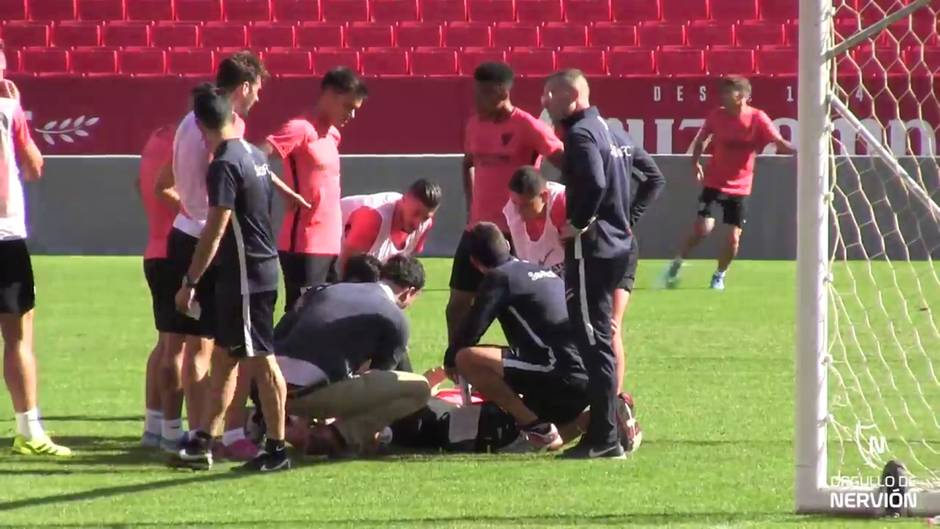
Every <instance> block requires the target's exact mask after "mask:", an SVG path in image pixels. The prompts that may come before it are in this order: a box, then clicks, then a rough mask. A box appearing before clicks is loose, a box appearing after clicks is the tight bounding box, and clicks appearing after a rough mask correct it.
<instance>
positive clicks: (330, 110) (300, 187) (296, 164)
mask: <svg viewBox="0 0 940 529" xmlns="http://www.w3.org/2000/svg"><path fill="white" fill-rule="evenodd" d="M368 94H369V92H368V90H367V89H366V85H365V83H364V82H363V81H362V79H360V78H359V77H358V76H357V75H356V74H355V72H353V71H352V70H350V69H349V68H343V67H340V68H335V69H333V70H331V71H329V72H327V74H326V75H324V76H323V80H322V81H320V96H319V97H318V98H317V101H316V104H315V105H314V108H313V117H312V118H311V119H309V120H308V119H305V118H302V117H298V118H295V119H291V120H289V121H288V122H287V123H285V124H283V125H282V126H281V127H280V128H279V129H278V130H277V131H276V132H274V133H273V134H271V135H270V136H268V137H267V141H266V142H265V143H264V144H263V145H262V146H261V149H262V150H263V151H264V153H265V154H267V155H268V156H271V155H273V154H276V155H277V156H278V157H279V158H281V159H283V161H284V178H285V180H286V181H287V182H288V184H289V185H290V187H291V188H292V189H294V190H295V191H296V192H298V193H300V194H301V195H302V196H303V197H304V198H305V199H306V200H307V201H309V202H310V203H311V204H313V207H312V208H310V209H304V208H299V209H298V208H290V209H288V211H287V214H286V215H284V220H283V222H282V224H281V231H280V234H279V235H278V246H277V247H278V253H279V258H280V262H281V270H282V271H283V272H284V287H285V294H286V296H285V297H286V300H285V305H284V306H285V310H288V309H287V308H289V307H292V306H294V303H295V302H296V301H297V298H299V297H300V293H301V290H303V289H305V288H309V287H312V286H316V285H319V284H322V283H326V282H332V281H335V280H336V275H335V269H336V259H337V256H338V255H339V252H340V241H341V240H342V238H343V220H342V215H341V214H340V203H339V201H340V163H339V143H340V133H339V129H340V128H342V127H344V126H345V125H346V124H347V123H349V121H350V120H352V119H353V118H355V117H356V111H357V110H359V108H360V107H362V104H363V102H365V99H366V97H367V96H368Z"/></svg>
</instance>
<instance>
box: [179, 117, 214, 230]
mask: <svg viewBox="0 0 940 529" xmlns="http://www.w3.org/2000/svg"><path fill="white" fill-rule="evenodd" d="M211 157H212V153H210V152H209V146H208V145H207V144H206V138H205V136H204V135H203V134H202V131H201V130H199V125H198V124H197V123H196V115H195V114H193V113H192V112H190V113H189V114H186V117H184V118H183V121H181V122H180V125H179V127H177V129H176V136H174V137H173V177H174V179H175V183H174V187H176V192H177V193H179V196H180V205H181V211H180V212H179V213H178V214H177V215H176V219H174V220H173V227H174V228H176V229H178V230H180V231H182V232H184V233H186V234H188V235H191V236H193V237H199V235H200V234H201V233H202V228H203V227H205V225H206V218H207V217H208V216H209V194H208V191H207V190H206V175H207V174H208V172H209V160H210V159H211Z"/></svg>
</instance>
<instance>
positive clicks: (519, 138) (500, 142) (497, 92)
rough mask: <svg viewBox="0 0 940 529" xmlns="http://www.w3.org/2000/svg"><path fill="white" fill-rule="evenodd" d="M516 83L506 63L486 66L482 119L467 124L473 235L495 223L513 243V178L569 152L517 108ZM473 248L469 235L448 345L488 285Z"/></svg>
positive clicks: (479, 79)
mask: <svg viewBox="0 0 940 529" xmlns="http://www.w3.org/2000/svg"><path fill="white" fill-rule="evenodd" d="M513 77H514V74H513V71H512V69H511V68H510V67H509V66H508V65H506V64H503V63H500V62H488V63H483V64H481V65H480V66H478V67H477V69H476V71H475V72H474V73H473V78H474V80H475V81H476V82H475V84H474V93H475V98H476V114H475V115H474V116H472V117H471V118H470V120H469V121H468V122H467V127H466V131H465V135H466V136H465V138H464V159H463V185H464V195H465V197H466V200H467V217H468V218H467V230H469V229H470V228H471V227H472V226H473V225H474V224H476V223H477V222H481V221H485V222H492V223H494V224H496V225H497V226H498V227H499V228H500V230H501V231H502V232H503V234H505V235H506V237H507V238H508V237H509V228H508V226H506V219H504V218H503V213H502V208H503V204H505V203H506V201H507V200H508V199H509V189H508V188H507V184H508V183H509V178H510V177H511V176H512V173H513V172H514V171H515V170H516V169H517V168H519V166H522V165H535V166H538V165H539V163H540V161H541V158H542V157H545V158H548V159H549V161H550V162H552V164H554V165H555V166H559V164H560V163H561V159H562V149H563V146H562V143H561V141H560V140H559V139H558V138H557V137H556V136H555V133H554V132H553V131H552V129H551V127H550V126H548V125H547V124H545V123H543V122H542V121H539V120H538V118H536V117H534V116H532V115H531V114H529V113H528V112H526V111H524V110H522V109H521V108H518V107H516V106H514V105H513V104H512V100H511V99H510V97H509V96H510V90H511V89H512V83H513ZM510 242H512V241H510ZM468 244H469V243H468V241H467V231H464V234H463V236H462V237H461V238H460V243H459V244H458V245H457V251H456V252H455V254H454V263H453V268H452V269H451V272H450V300H449V301H448V303H447V310H446V316H447V337H448V343H451V342H453V340H454V337H455V335H456V334H455V333H456V332H457V329H458V327H459V326H460V322H461V321H462V320H463V318H464V316H465V315H466V313H467V311H468V310H469V309H470V305H471V304H472V303H473V297H474V295H475V293H476V291H477V289H478V288H479V286H480V283H481V282H482V281H483V274H482V273H481V272H480V271H479V270H477V269H476V268H475V267H474V266H473V264H472V263H471V262H470V251H469V247H468Z"/></svg>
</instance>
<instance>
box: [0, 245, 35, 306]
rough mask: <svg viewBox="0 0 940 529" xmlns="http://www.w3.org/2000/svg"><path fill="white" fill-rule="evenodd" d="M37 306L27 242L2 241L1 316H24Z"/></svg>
mask: <svg viewBox="0 0 940 529" xmlns="http://www.w3.org/2000/svg"><path fill="white" fill-rule="evenodd" d="M35 306H36V283H35V281H34V279H33V263H32V260H31V259H30V257H29V248H27V247H26V240H25V239H15V240H12V241H0V314H18V315H23V314H26V313H27V312H29V311H31V310H33V308H34V307H35Z"/></svg>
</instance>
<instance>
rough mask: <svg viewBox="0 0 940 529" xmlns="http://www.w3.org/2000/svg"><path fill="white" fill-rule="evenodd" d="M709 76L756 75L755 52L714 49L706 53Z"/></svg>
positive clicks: (724, 48) (706, 67)
mask: <svg viewBox="0 0 940 529" xmlns="http://www.w3.org/2000/svg"><path fill="white" fill-rule="evenodd" d="M705 69H706V70H707V71H708V73H709V75H750V74H752V73H754V50H747V49H743V48H730V47H724V46H721V47H717V46H716V47H714V48H710V49H709V50H708V51H706V52H705Z"/></svg>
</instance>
